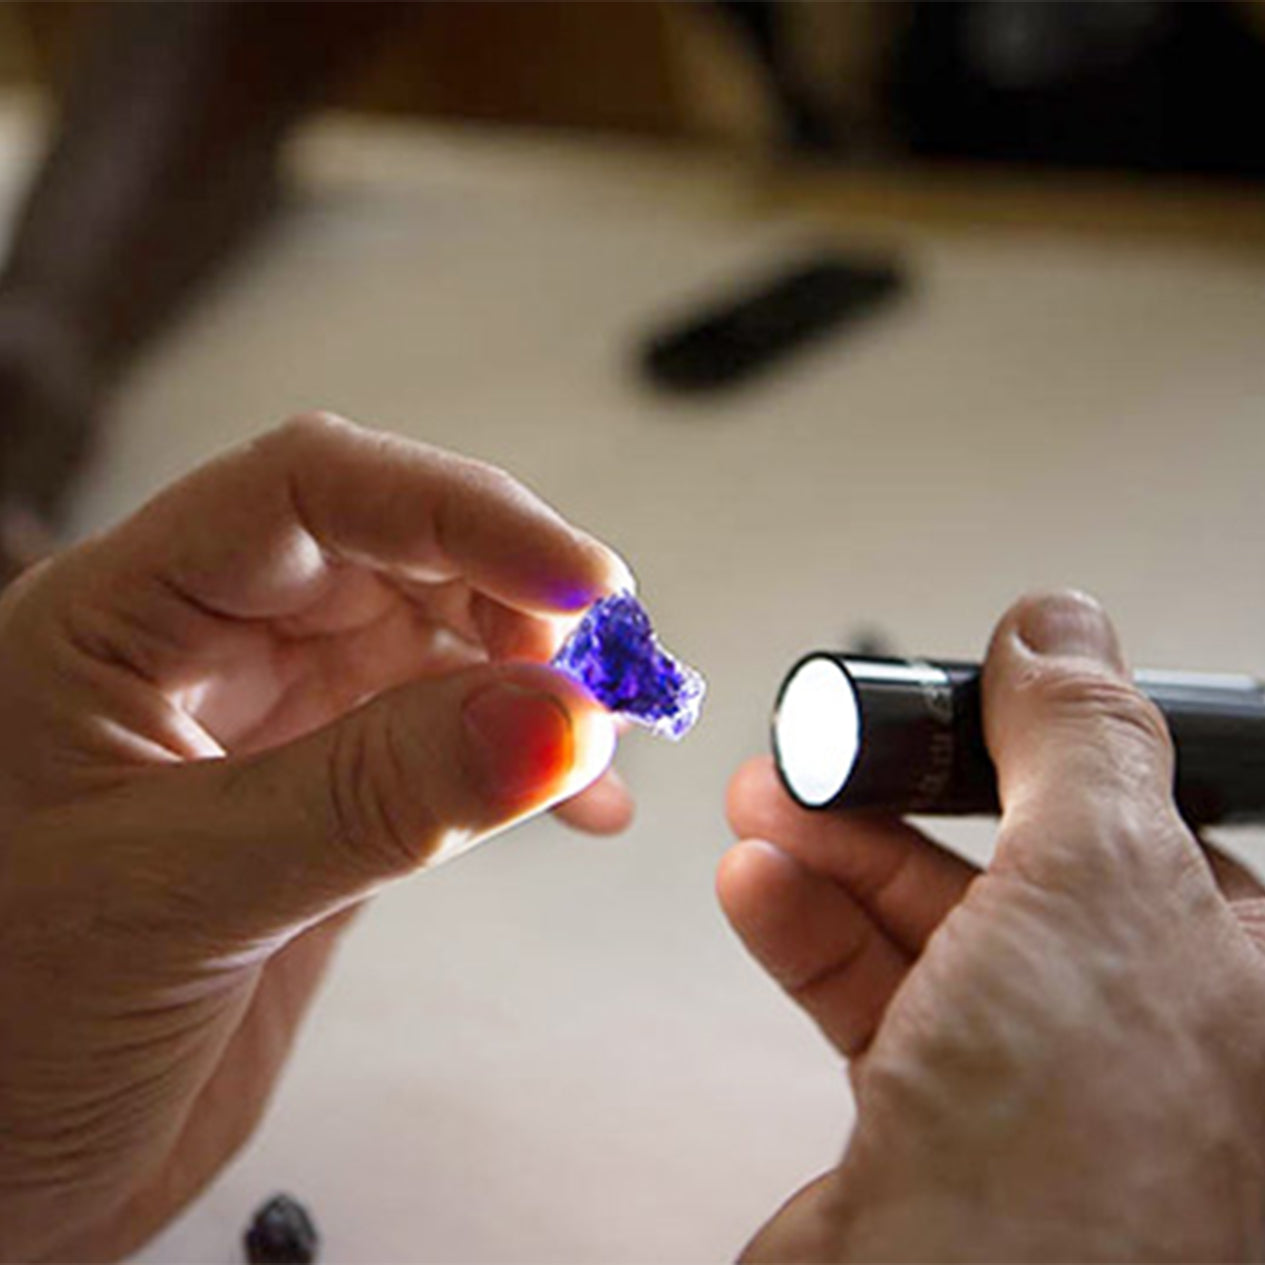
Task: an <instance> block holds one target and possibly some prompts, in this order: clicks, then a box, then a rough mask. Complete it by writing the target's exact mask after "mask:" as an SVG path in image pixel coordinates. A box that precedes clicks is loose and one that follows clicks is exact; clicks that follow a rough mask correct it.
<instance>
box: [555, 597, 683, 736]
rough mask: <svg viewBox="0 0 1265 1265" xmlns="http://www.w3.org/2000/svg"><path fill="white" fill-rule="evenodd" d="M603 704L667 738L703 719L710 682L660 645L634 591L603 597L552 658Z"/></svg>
mask: <svg viewBox="0 0 1265 1265" xmlns="http://www.w3.org/2000/svg"><path fill="white" fill-rule="evenodd" d="M553 666H554V667H555V668H557V669H558V670H559V671H561V672H565V673H566V674H567V676H569V677H572V678H573V679H574V680H576V681H579V683H580V684H581V685H583V686H584V687H585V688H586V689H587V690H588V691H589V693H590V694H592V695H593V696H594V697H595V698H596V699H597V700H598V702H600V703H601V704H603V706H605V707H606V708H607V709H609V710H610V711H612V712H615V713H616V714H617V715H620V716H627V717H628V719H629V720H632V721H635V722H636V723H637V724H639V725H644V726H645V727H646V728H647V729H649V730H651V731H652V732H653V733H657V734H661V735H663V737H665V738H673V739H677V738H683V737H684V736H685V735H686V734H687V733H688V732H689V731H690V730H691V729H692V728H693V727H694V724H695V722H696V721H697V720H698V715H699V711H700V710H701V708H702V705H703V694H704V692H705V691H706V689H707V684H706V682H705V681H704V680H703V678H702V676H700V675H699V673H697V672H695V671H694V669H693V668H690V667H687V666H686V665H685V664H684V663H681V662H679V661H678V660H676V659H674V658H673V657H672V656H671V655H670V654H669V653H668V652H667V651H666V650H664V648H663V647H662V646H661V645H660V644H659V642H658V639H657V638H656V637H655V635H654V629H653V628H651V626H650V616H649V615H647V614H646V610H645V607H644V606H642V604H641V603H640V602H639V601H638V600H637V599H636V598H635V597H633V595H632V594H631V593H616V594H614V595H613V596H611V597H603V598H599V599H598V600H597V601H596V602H594V603H593V605H592V606H590V607H589V609H588V610H587V611H585V613H584V618H583V619H582V620H581V621H580V622H579V624H578V625H577V626H576V629H575V631H574V632H573V633H572V634H571V636H570V637H568V638H567V640H566V641H565V642H564V643H563V645H562V648H561V649H560V650H559V651H558V653H557V654H556V655H554V657H553Z"/></svg>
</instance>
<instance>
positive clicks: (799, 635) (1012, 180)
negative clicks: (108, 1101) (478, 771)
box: [0, 0, 1265, 1262]
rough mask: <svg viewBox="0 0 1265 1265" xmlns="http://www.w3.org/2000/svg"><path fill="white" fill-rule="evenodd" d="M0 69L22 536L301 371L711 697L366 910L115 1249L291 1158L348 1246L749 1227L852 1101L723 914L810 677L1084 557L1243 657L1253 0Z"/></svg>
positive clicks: (1249, 604)
mask: <svg viewBox="0 0 1265 1265" xmlns="http://www.w3.org/2000/svg"><path fill="white" fill-rule="evenodd" d="M0 85H2V95H0V206H2V207H3V220H2V222H3V223H4V225H5V234H6V235H5V238H4V242H5V249H4V256H3V258H4V263H3V267H0V540H2V542H3V556H4V558H5V560H6V562H5V565H6V566H7V568H8V570H9V572H12V571H14V570H16V569H18V568H20V567H21V566H22V565H23V564H24V563H25V562H27V561H29V560H30V559H32V558H34V557H37V556H38V555H39V554H40V553H41V552H42V551H43V550H45V549H47V548H49V547H51V546H53V545H54V544H56V543H58V542H69V541H72V540H74V539H75V538H77V537H78V536H80V535H82V534H85V533H88V532H92V531H96V530H99V529H100V528H102V527H104V526H106V525H107V524H109V523H110V522H113V521H115V520H117V519H118V518H119V517H121V516H122V515H124V514H126V513H128V512H129V511H131V510H132V509H134V508H135V507H136V506H137V505H138V504H140V503H141V502H142V501H143V500H144V498H145V497H146V496H148V495H149V494H150V493H152V492H153V491H154V490H155V489H156V488H158V487H160V486H161V485H162V484H164V483H165V482H167V481H169V480H171V479H173V478H175V477H177V476H178V475H179V474H181V473H182V472H184V471H185V470H187V469H189V468H190V467H191V466H192V465H194V464H196V463H197V462H199V461H201V460H204V459H205V458H206V457H208V456H209V455H211V454H212V453H214V452H216V451H218V450H220V449H222V448H223V447H224V446H226V445H228V444H231V443H235V442H239V441H241V440H244V439H246V438H248V437H250V436H252V435H254V434H257V433H258V432H259V431H260V430H262V429H264V428H265V427H267V426H270V425H272V424H274V423H276V422H278V421H280V420H282V419H283V418H284V417H286V416H287V415H289V414H291V413H293V412H295V411H297V410H300V409H304V408H310V407H316V406H320V407H327V408H332V409H336V410H338V411H341V412H343V413H346V414H347V415H349V416H352V417H355V418H357V419H358V420H361V421H364V422H367V423H371V424H375V425H379V426H382V427H385V428H389V429H392V430H396V431H399V432H401V433H405V434H410V435H414V436H416V437H417V438H420V439H425V440H428V441H430V442H434V443H438V444H441V445H444V446H447V447H452V448H457V449H460V450H462V451H466V452H469V453H472V454H474V455H476V456H479V457H482V458H485V459H487V460H489V461H493V462H495V463H497V464H499V465H503V466H505V467H507V468H508V469H510V470H511V471H513V472H514V473H515V474H516V475H518V476H519V477H520V478H522V479H524V480H525V481H527V482H528V483H529V484H531V485H532V486H533V487H534V488H536V489H537V490H538V491H540V492H541V493H542V494H543V495H545V496H546V497H547V498H548V499H549V500H551V501H552V502H554V503H555V504H556V505H558V507H559V508H560V509H562V510H563V511H564V512H565V513H567V514H568V515H570V516H572V517H573V518H575V519H576V520H577V521H579V522H581V523H582V524H584V525H585V526H587V527H588V528H590V529H591V530H593V531H594V532H596V533H597V534H598V535H600V536H602V537H603V538H605V539H607V540H609V541H610V542H611V543H612V544H613V545H615V546H616V547H617V548H618V549H619V550H620V551H621V552H622V553H623V554H624V556H625V557H627V558H628V559H629V561H630V562H631V564H632V565H633V567H634V569H635V570H636V571H637V573H638V576H639V580H640V585H641V592H642V596H643V597H644V598H645V600H646V601H647V603H648V605H649V607H650V609H651V611H652V613H654V614H655V616H656V618H657V622H658V624H659V627H660V629H661V631H662V633H663V636H664V639H665V641H666V642H667V644H669V645H670V646H671V647H672V648H674V649H676V650H677V651H679V653H680V654H681V655H682V656H683V657H684V658H686V659H687V660H689V661H690V662H692V663H695V664H697V665H698V666H699V667H700V668H701V669H702V670H703V672H704V673H705V674H706V675H707V677H708V679H709V682H710V694H709V698H708V703H707V707H706V710H705V713H704V720H703V723H702V724H701V725H700V727H699V729H698V731H697V732H696V733H695V734H694V735H691V737H690V738H689V739H687V741H686V743H685V744H683V745H682V746H681V747H679V748H676V747H672V746H670V745H668V744H663V743H655V742H653V741H652V740H649V739H646V738H644V737H643V736H640V735H636V734H634V735H631V736H630V737H629V738H628V739H627V740H626V741H625V742H624V743H623V747H622V750H621V753H620V757H619V758H620V764H621V768H622V769H623V771H624V773H625V776H626V777H627V778H628V780H629V781H630V782H631V784H632V785H633V788H634V790H635V792H636V793H637V795H638V798H639V815H638V819H637V823H636V824H635V826H634V828H633V830H632V831H631V832H630V834H629V836H628V837H627V838H626V839H625V840H624V841H622V842H618V843H603V844H594V843H591V842H584V841H579V840H577V839H575V838H573V837H570V836H568V835H567V834H566V833H565V831H563V830H562V829H561V828H560V827H558V826H556V825H555V824H554V823H552V822H537V823H532V824H531V825H529V826H527V827H524V828H522V829H519V830H516V831H515V832H514V833H513V835H512V837H510V838H508V839H505V840H502V841H500V842H498V843H497V844H495V845H492V846H489V847H487V848H485V849H482V850H480V851H479V852H478V853H476V854H474V855H473V856H470V857H469V858H467V859H463V860H462V861H461V862H460V863H458V864H456V865H453V866H450V867H447V868H445V869H443V870H440V871H438V872H437V873H435V874H431V875H426V876H424V877H422V878H419V879H417V880H415V881H413V882H410V883H406V884H403V885H401V886H400V887H399V888H398V889H396V890H394V891H392V892H390V893H388V894H386V895H385V896H384V897H382V898H381V899H379V900H378V901H377V902H376V903H375V906H374V908H373V910H372V911H371V912H370V913H369V915H368V916H367V917H366V918H365V919H364V920H363V925H361V926H360V927H359V928H358V931H357V934H356V935H355V936H354V937H352V938H351V940H350V941H349V943H348V945H347V948H346V951H345V952H344V953H343V955H342V957H341V959H340V961H339V964H338V967H337V969H336V972H335V974H334V976H333V978H332V980H331V982H330V985H329V988H328V989H327V993H326V996H325V997H324V999H323V1002H322V1005H321V1006H320V1007H318V1011H317V1014H316V1015H315V1017H314V1018H313V1020H312V1021H311V1023H310V1025H309V1028H308V1031H307V1033H306V1036H305V1039H304V1040H303V1042H302V1043H301V1049H300V1051H299V1055H298V1057H297V1059H296V1061H295V1064H294V1066H293V1068H292V1070H291V1072H290V1074H289V1076H288V1077H287V1079H286V1081H285V1083H284V1086H283V1089H282V1091H281V1094H280V1096H279V1098H278V1100H277V1102H276V1104H275V1105H274V1108H273V1110H272V1113H271V1115H270V1116H269V1118H268V1121H267V1122H266V1125H265V1127H264V1129H263V1131H262V1133H261V1134H260V1136H259V1137H258V1138H257V1139H256V1140H255V1141H254V1142H253V1143H252V1144H251V1145H250V1147H249V1148H248V1149H247V1150H246V1152H245V1153H244V1154H243V1156H242V1157H241V1159H240V1160H239V1161H238V1162H237V1163H236V1164H235V1165H234V1166H233V1168H231V1169H230V1170H229V1171H228V1172H227V1173H226V1174H225V1175H224V1176H223V1177H222V1178H221V1180H220V1181H219V1182H217V1183H216V1185H215V1186H213V1187H212V1188H211V1189H210V1190H209V1191H208V1192H207V1193H206V1194H205V1196H204V1197H203V1198H202V1199H201V1200H200V1201H199V1202H198V1203H197V1204H196V1205H195V1206H194V1207H192V1208H191V1209H190V1210H189V1212H188V1213H187V1214H186V1215H185V1216H184V1217H183V1218H182V1219H181V1221H180V1222H178V1223H177V1224H176V1225H174V1226H173V1227H171V1228H170V1229H169V1230H168V1231H167V1232H166V1233H165V1235H164V1236H162V1237H161V1238H160V1239H159V1240H158V1241H156V1242H155V1243H154V1244H153V1245H152V1246H151V1248H149V1249H147V1251H146V1252H145V1253H144V1254H142V1257H141V1258H139V1259H142V1260H146V1261H154V1262H158V1261H165V1262H170V1261H174V1260H181V1261H207V1262H212V1261H231V1260H236V1259H239V1252H240V1249H239V1247H238V1236H239V1234H240V1231H241V1229H242V1227H243V1226H244V1224H245V1222H246V1220H247V1219H248V1217H249V1214H250V1212H251V1211H252V1209H253V1208H254V1207H255V1206H256V1205H257V1204H259V1203H260V1202H262V1201H263V1200H264V1199H265V1198H266V1197H267V1196H268V1195H269V1194H271V1193H273V1192H274V1191H275V1190H279V1189H285V1190H290V1191H291V1192H292V1193H294V1194H296V1195H298V1196H299V1197H300V1198H301V1199H303V1200H304V1201H305V1202H306V1203H307V1204H308V1206H309V1207H310V1209H311V1210H312V1212H313V1214H314V1216H315V1218H316V1220H317V1221H318V1223H319V1224H320V1226H321V1229H322V1232H323V1234H324V1237H325V1240H326V1243H327V1250H328V1253H329V1259H337V1260H339V1261H346V1262H352V1261H381V1260H396V1261H405V1260H410V1261H414V1260H415V1261H433V1260H443V1261H471V1262H474V1261H479V1262H483V1261H506V1260H513V1261H541V1262H564V1261H577V1262H579V1261H589V1262H591V1261H604V1262H605V1261H611V1262H623V1261H627V1262H634V1261H636V1262H644V1261H698V1260H713V1259H721V1258H726V1259H727V1258H730V1257H732V1255H733V1254H734V1253H735V1252H736V1251H737V1250H738V1248H739V1247H740V1245H741V1244H742V1242H743V1241H744V1240H745V1238H746V1237H747V1236H748V1235H749V1234H750V1233H751V1232H752V1231H753V1230H754V1228H755V1227H756V1226H757V1225H758V1224H759V1223H760V1221H761V1220H762V1219H763V1218H764V1217H765V1216H767V1215H768V1213H769V1212H770V1211H771V1210H772V1209H773V1207H774V1206H776V1204H777V1203H778V1202H779V1201H780V1200H781V1199H783V1198H784V1197H785V1196H786V1195H787V1194H788V1193H790V1191H791V1190H793V1189H794V1188H795V1187H796V1186H797V1185H798V1184H799V1183H800V1182H802V1181H804V1180H807V1179H808V1178H809V1177H811V1176H813V1175H814V1174H815V1173H816V1172H818V1171H820V1170H821V1169H822V1168H824V1167H826V1166H827V1165H829V1164H831V1163H832V1162H834V1160H835V1159H836V1157H837V1156H838V1154H839V1152H840V1150H841V1148H842V1146H843V1145H844V1142H845V1140H846V1136H847V1130H848V1126H849V1122H850V1119H851V1103H850V1099H849V1096H848V1092H847V1087H846V1078H845V1077H844V1075H843V1073H842V1069H840V1068H839V1066H838V1065H837V1064H836V1063H835V1062H834V1061H833V1060H832V1059H831V1058H830V1056H829V1054H828V1052H827V1051H826V1050H825V1049H824V1047H823V1044H822V1043H821V1042H820V1041H819V1040H818V1039H817V1037H816V1034H815V1033H813V1032H812V1031H811V1030H809V1029H808V1027H807V1025H806V1024H805V1023H804V1022H803V1021H802V1020H801V1019H800V1018H799V1017H798V1016H797V1015H796V1014H794V1013H793V1012H792V1010H791V1008H790V1006H789V1005H788V1004H787V1003H785V1002H784V1001H783V999H781V998H780V997H779V996H778V995H777V994H776V992H775V990H774V989H773V988H772V987H771V986H770V985H769V984H768V983H767V981H765V980H764V979H763V978H762V977H761V976H760V975H759V973H758V972H757V971H756V970H755V969H754V968H753V967H751V966H750V965H749V964H748V963H747V962H746V961H745V959H744V958H743V956H742V953H741V950H740V949H739V947H738V946H737V945H736V943H735V942H734V941H733V940H732V938H731V937H730V936H729V933H728V932H727V930H726V928H725V927H724V925H723V922H722V920H721V918H720V916H719V914H718V912H717V911H716V909H715V906H714V901H713V898H712V895H711V874H712V871H713V869H714V866H715V863H716V860H717V858H718V857H719V855H720V853H721V851H722V850H723V848H724V847H725V846H726V844H727V842H728V838H729V836H728V831H727V828H726V825H725V822H724V818H723V811H722V802H723V794H724V786H725V782H726V779H727V777H728V775H729V773H730V772H731V770H732V769H733V768H734V767H735V766H736V764H737V763H738V762H739V761H740V760H741V759H742V758H744V757H745V756H747V755H749V754H751V753H753V752H757V751H760V750H762V749H764V747H765V746H766V744H767V721H768V713H769V708H770V704H771V702H772V699H773V696H774V693H775V691H776V688H777V684H778V682H779V680H780V677H781V675H782V673H783V672H784V671H785V669H786V668H787V667H789V665H790V663H791V662H792V661H793V660H794V659H795V658H796V657H798V655H799V654H801V653H802V652H804V651H806V650H808V649H810V648H813V647H816V646H827V645H831V646H842V645H857V644H860V643H865V644H866V645H867V646H869V647H870V648H875V647H880V646H881V647H884V648H887V649H892V650H895V651H897V652H901V653H904V652H908V653H922V654H930V655H942V656H947V657H977V656H978V655H980V654H981V652H982V650H983V647H984V645H985V643H986V640H987V636H988V633H989V630H990V628H991V625H992V623H993V621H994V619H995V618H996V616H997V615H998V614H999V613H1000V612H1001V610H1002V609H1003V608H1004V607H1005V606H1006V605H1007V604H1008V603H1009V602H1010V601H1011V600H1013V598H1014V597H1015V596H1016V595H1017V594H1018V593H1020V592H1022V591H1023V590H1025V589H1029V588H1034V587H1040V586H1045V585H1054V584H1075V585H1077V586H1080V587H1083V588H1087V589H1089V590H1091V591H1093V592H1095V593H1097V595H1098V596H1099V597H1101V598H1102V599H1103V600H1104V602H1105V603H1106V604H1107V605H1108V607H1109V608H1110V609H1111V610H1112V612H1113V613H1114V615H1115V616H1116V618H1117V621H1118V623H1119V624H1120V626H1121V629H1122V632H1123V635H1124V638H1125V640H1126V643H1127V645H1128V646H1129V648H1130V650H1131V652H1132V655H1133V658H1134V661H1135V662H1137V663H1139V664H1144V665H1147V666H1153V667H1187V668H1205V669H1211V670H1225V671H1240V670H1241V671H1250V672H1257V673H1259V672H1265V585H1263V584H1262V582H1261V560H1260V555H1261V544H1262V541H1265V520H1263V517H1262V511H1261V495H1260V472H1261V470H1262V468H1263V467H1265V427H1263V426H1262V415H1263V413H1265V355H1263V354H1262V347H1263V346H1265V190H1263V189H1262V185H1261V180H1262V175H1263V173H1265V131H1263V130H1262V128H1261V126H1260V123H1261V119H1262V118H1265V5H1262V4H1261V3H1259V2H1252V0H1206V2H1201V3H1200V2H1196V3H1178V2H1176V0H1089V2H1084V3H1081V2H1076V3H1073V2H1067V3H1023V2H1017V0H962V2H960V3H959V2H952V0H943V2H938V3H921V2H918V0H908V2H905V0H890V2H887V3H865V2H863V0H857V2H855V3H828V4H819V3H795V4H780V3H779V4H760V3H714V4H713V3H702V2H699V3H688V4H687V3H680V4H663V3H652V2H649V0H647V2H645V3H579V2H576V3H551V2H544V0H541V2H539V3H504V4H502V3H453V4H446V3H433V4H424V5H423V4H404V3H401V4H375V3H345V4H319V5H318V4H313V5H309V4H304V3H287V4H269V3H234V2H230V0H224V2H222V3H206V4H201V3H193V4H180V3H159V4H117V5H115V4H103V3H100V4H98V3H94V4H57V3H13V4H10V5H7V6H4V7H3V8H0ZM932 828H933V829H934V830H935V831H936V832H937V833H938V834H939V835H940V836H941V837H942V838H944V839H945V840H946V842H947V843H948V844H949V846H952V847H955V848H958V849H959V850H961V851H963V852H964V853H966V854H968V855H970V856H972V857H975V858H976V859H979V860H984V859H986V858H987V855H988V851H989V848H990V834H991V831H990V827H989V824H988V823H986V822H958V823H948V824H945V823H933V824H932ZM1224 842H1225V843H1226V846H1227V847H1229V848H1230V849H1231V850H1232V851H1235V852H1236V853H1237V854H1238V855H1240V856H1241V857H1242V858H1243V859H1244V860H1245V861H1246V862H1247V863H1248V864H1249V865H1257V864H1259V855H1260V847H1261V843H1262V839H1261V836H1260V833H1259V832H1256V831H1241V832H1239V833H1237V834H1235V835H1233V836H1227V838H1226V839H1225V840H1224Z"/></svg>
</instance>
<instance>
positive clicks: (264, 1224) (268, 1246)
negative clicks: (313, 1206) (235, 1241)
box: [242, 1195, 321, 1265]
mask: <svg viewBox="0 0 1265 1265" xmlns="http://www.w3.org/2000/svg"><path fill="white" fill-rule="evenodd" d="M242 1241H243V1243H244V1244H245V1247H246V1259H247V1260H248V1261H249V1262H250V1265H312V1262H313V1261H315V1260H316V1254H317V1251H318V1250H319V1248H320V1245H321V1240H320V1235H318V1234H317V1232H316V1226H315V1224H314V1223H313V1221H312V1218H311V1217H310V1216H309V1215H308V1213H307V1209H306V1208H304V1207H303V1205H302V1204H301V1203H299V1201H298V1200H297V1199H294V1198H292V1197H291V1196H290V1195H273V1197H272V1198H271V1199H269V1200H268V1202H267V1203H266V1204H264V1205H263V1207H262V1208H260V1209H259V1210H258V1211H257V1212H256V1213H255V1216H254V1219H253V1220H252V1221H251V1223H250V1228H249V1229H248V1230H247V1231H246V1233H245V1235H244V1236H243V1239H242Z"/></svg>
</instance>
